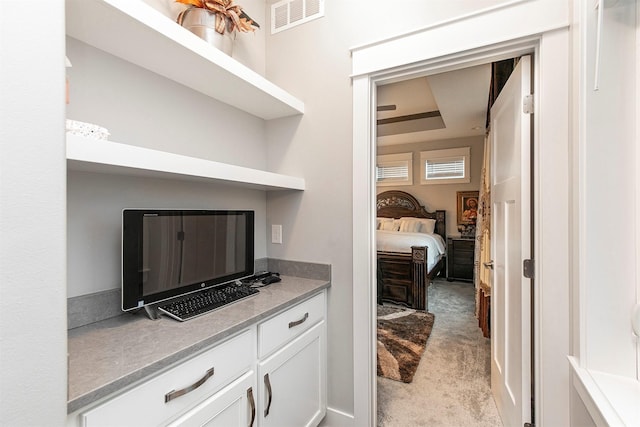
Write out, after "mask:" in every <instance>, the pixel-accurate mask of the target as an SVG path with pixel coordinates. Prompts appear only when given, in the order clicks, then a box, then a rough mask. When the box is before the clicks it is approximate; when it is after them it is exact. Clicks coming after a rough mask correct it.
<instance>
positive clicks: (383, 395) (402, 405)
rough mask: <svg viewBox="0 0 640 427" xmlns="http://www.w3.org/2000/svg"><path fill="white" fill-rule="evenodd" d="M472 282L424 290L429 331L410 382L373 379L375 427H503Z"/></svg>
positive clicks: (437, 284) (436, 283)
mask: <svg viewBox="0 0 640 427" xmlns="http://www.w3.org/2000/svg"><path fill="white" fill-rule="evenodd" d="M474 305H475V301H474V288H473V284H472V283H463V282H447V281H446V280H444V279H437V280H435V281H434V282H433V284H432V285H431V286H430V287H429V311H430V312H432V313H434V314H435V323H434V325H433V331H432V333H431V336H430V337H429V340H428V341H427V346H426V349H425V352H424V354H423V356H422V360H421V361H420V365H419V366H418V370H417V372H416V374H415V377H414V379H413V382H412V383H410V384H405V383H401V382H397V381H393V380H389V379H386V378H380V377H378V380H377V381H378V426H379V427H400V426H402V427H408V426H416V427H417V426H429V427H437V426H442V427H454V426H478V427H480V426H482V427H502V422H501V420H500V416H499V415H498V411H497V408H496V405H495V402H494V400H493V397H492V395H491V384H490V383H491V376H490V366H491V347H490V340H489V339H488V338H484V337H483V336H482V332H481V331H480V329H479V328H478V322H477V319H476V318H475V316H474Z"/></svg>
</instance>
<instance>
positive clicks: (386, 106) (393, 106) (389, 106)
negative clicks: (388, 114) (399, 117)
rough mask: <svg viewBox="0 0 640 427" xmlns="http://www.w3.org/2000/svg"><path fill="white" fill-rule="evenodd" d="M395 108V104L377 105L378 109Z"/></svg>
mask: <svg viewBox="0 0 640 427" xmlns="http://www.w3.org/2000/svg"><path fill="white" fill-rule="evenodd" d="M395 109H396V105H395V104H389V105H378V111H393V110H395Z"/></svg>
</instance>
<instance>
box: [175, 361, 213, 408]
mask: <svg viewBox="0 0 640 427" xmlns="http://www.w3.org/2000/svg"><path fill="white" fill-rule="evenodd" d="M212 376H213V368H211V369H209V370H208V371H207V373H206V374H204V377H202V378H200V379H199V380H198V381H196V382H195V383H193V384H191V385H190V386H189V387H185V388H183V389H180V390H171V391H170V392H169V393H167V394H165V395H164V403H169V402H170V401H172V400H173V399H175V398H177V397H180V396H182V395H185V394H187V393H189V392H191V391H193V390H195V389H197V388H198V387H200V386H201V385H202V384H204V383H205V382H206V381H207V380H208V379H209V378H211V377H212Z"/></svg>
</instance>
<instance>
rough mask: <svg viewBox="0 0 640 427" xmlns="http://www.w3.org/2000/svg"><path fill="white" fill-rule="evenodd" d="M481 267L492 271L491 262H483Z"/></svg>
mask: <svg viewBox="0 0 640 427" xmlns="http://www.w3.org/2000/svg"><path fill="white" fill-rule="evenodd" d="M482 265H484V266H485V267H486V268H490V269H492V270H493V260H491V261H489V262H483V263H482Z"/></svg>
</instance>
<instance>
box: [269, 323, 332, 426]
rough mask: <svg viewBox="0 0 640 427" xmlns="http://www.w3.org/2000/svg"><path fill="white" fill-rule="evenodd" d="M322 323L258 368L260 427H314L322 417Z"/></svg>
mask: <svg viewBox="0 0 640 427" xmlns="http://www.w3.org/2000/svg"><path fill="white" fill-rule="evenodd" d="M324 329H325V324H324V321H323V322H321V323H318V324H316V325H315V326H314V327H312V328H311V329H310V330H308V331H307V332H305V333H304V334H303V335H301V336H300V337H299V338H296V339H295V340H294V341H292V342H291V343H289V344H287V345H286V346H284V347H283V348H282V349H280V350H279V351H277V352H276V353H275V354H273V355H272V356H271V357H268V358H267V359H265V360H264V361H261V362H260V363H259V366H258V381H259V386H258V387H259V390H260V399H259V405H258V414H259V417H260V426H261V427H287V426H291V427H293V426H315V425H318V423H319V422H320V421H321V420H322V418H324V416H325V413H326V403H325V402H326V397H325V396H326V380H325V377H326V373H325V371H326V370H325V368H324V363H325V361H324V358H323V353H324V351H323V349H324V346H325V344H324Z"/></svg>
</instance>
